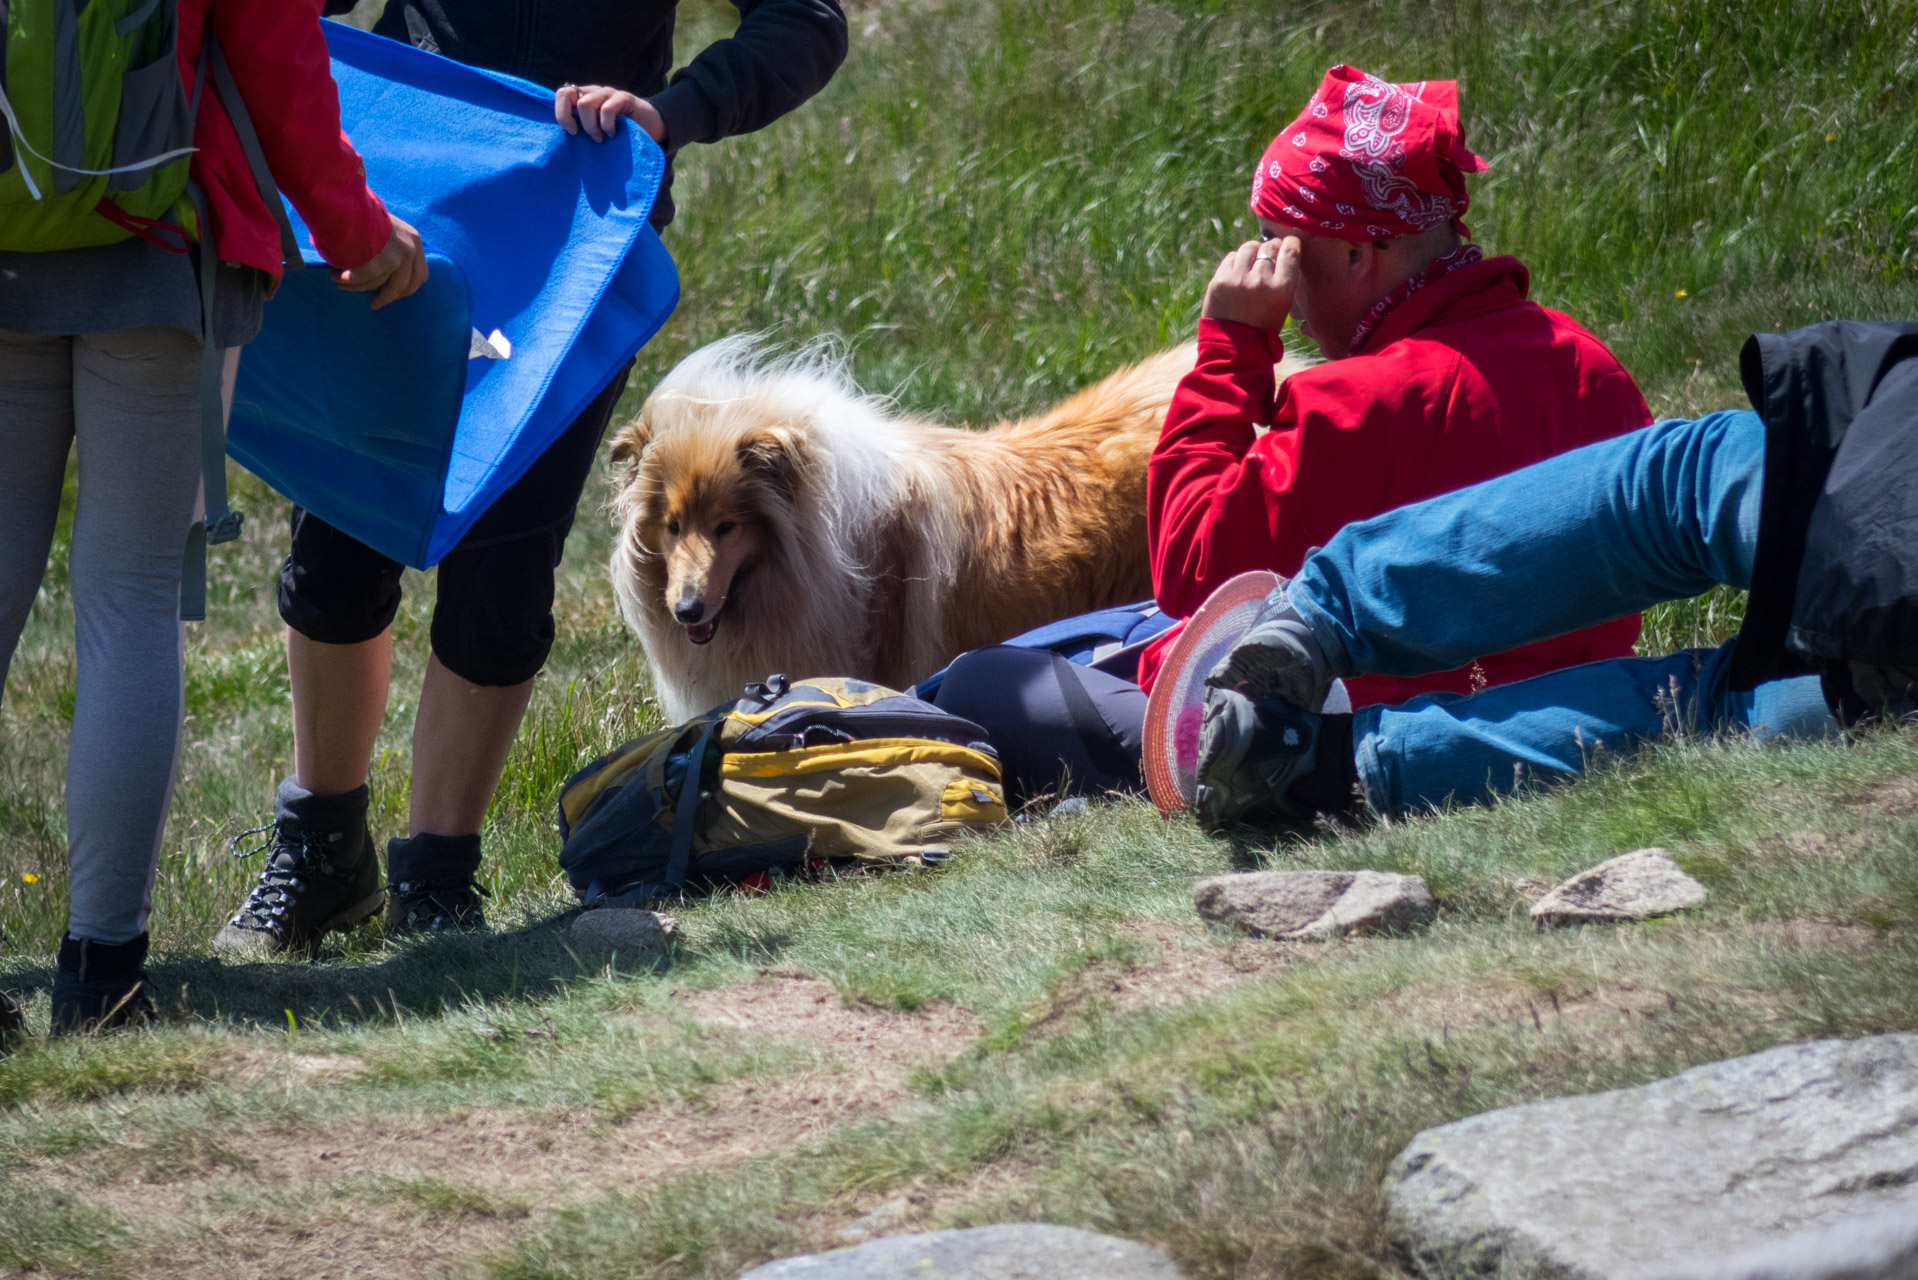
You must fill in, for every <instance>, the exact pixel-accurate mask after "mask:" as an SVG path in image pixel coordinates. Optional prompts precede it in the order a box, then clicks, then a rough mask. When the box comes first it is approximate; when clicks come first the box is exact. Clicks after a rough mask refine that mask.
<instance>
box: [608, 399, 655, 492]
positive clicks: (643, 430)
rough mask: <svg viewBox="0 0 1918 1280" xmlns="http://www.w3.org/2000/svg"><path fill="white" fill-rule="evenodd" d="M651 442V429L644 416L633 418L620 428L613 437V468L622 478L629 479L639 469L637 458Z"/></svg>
mask: <svg viewBox="0 0 1918 1280" xmlns="http://www.w3.org/2000/svg"><path fill="white" fill-rule="evenodd" d="M652 442H653V432H652V428H651V427H649V426H648V425H647V424H646V418H645V415H643V414H642V415H641V416H639V417H637V418H634V419H633V420H632V421H631V422H629V423H627V424H626V425H625V426H624V427H623V428H621V430H620V433H619V434H618V435H617V436H614V437H613V451H612V459H613V468H614V470H616V471H618V472H619V473H620V475H621V476H622V477H623V478H630V477H631V476H632V474H633V472H634V471H636V470H637V469H638V468H639V457H640V455H641V454H643V453H645V452H646V446H647V445H649V444H651V443H652Z"/></svg>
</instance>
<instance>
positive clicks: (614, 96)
mask: <svg viewBox="0 0 1918 1280" xmlns="http://www.w3.org/2000/svg"><path fill="white" fill-rule="evenodd" d="M621 116H626V117H628V118H629V119H631V120H632V122H633V123H634V124H636V125H638V126H639V127H640V128H641V129H644V130H645V131H646V136H647V137H649V138H651V139H652V140H653V141H654V142H657V143H659V144H660V145H661V146H664V145H666V121H665V119H664V118H663V117H662V116H661V115H660V114H659V109H658V108H657V107H655V106H653V104H652V103H650V102H648V101H646V99H644V98H641V97H639V96H637V95H635V94H631V93H627V92H626V91H625V90H623V89H613V88H609V87H608V86H606V85H603V84H587V85H578V84H563V85H561V86H560V87H559V88H558V89H557V90H555V91H554V93H553V118H554V119H556V120H558V121H559V127H560V128H562V129H564V130H566V132H568V133H578V132H579V131H580V130H581V129H584V130H585V131H586V136H587V137H589V138H591V139H592V140H593V141H594V142H604V141H606V139H608V138H610V137H612V136H613V135H614V134H615V133H617V132H618V131H619V118H620V117H621Z"/></svg>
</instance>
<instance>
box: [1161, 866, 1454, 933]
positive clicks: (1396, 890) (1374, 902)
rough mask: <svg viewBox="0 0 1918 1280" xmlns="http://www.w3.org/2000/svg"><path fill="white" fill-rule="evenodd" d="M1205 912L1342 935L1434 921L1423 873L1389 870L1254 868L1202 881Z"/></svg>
mask: <svg viewBox="0 0 1918 1280" xmlns="http://www.w3.org/2000/svg"><path fill="white" fill-rule="evenodd" d="M1193 897H1194V900H1195V903H1196V905H1197V906H1198V909H1199V914H1200V915H1201V916H1202V917H1204V918H1205V919H1207V920H1210V921H1211V922H1212V923H1214V924H1224V925H1232V926H1234V927H1236V928H1239V929H1243V930H1245V931H1246V932H1247V933H1251V934H1256V935H1257V936H1259V937H1262V938H1284V939H1301V938H1334V937H1339V936H1341V935H1343V934H1347V933H1377V932H1381V931H1385V930H1393V929H1409V928H1412V927H1413V926H1415V925H1423V924H1430V923H1431V922H1432V920H1433V918H1434V917H1435V916H1436V915H1437V914H1438V907H1437V906H1436V905H1435V904H1434V903H1433V901H1432V894H1431V891H1430V890H1428V889H1427V888H1426V887H1425V880H1424V879H1423V878H1422V877H1420V876H1407V875H1397V874H1394V873H1392V872H1388V871H1249V872H1240V873H1238V874H1235V875H1226V876H1212V877H1210V878H1209V879H1205V880H1201V881H1199V883H1198V885H1197V886H1196V888H1195V890H1194V894H1193Z"/></svg>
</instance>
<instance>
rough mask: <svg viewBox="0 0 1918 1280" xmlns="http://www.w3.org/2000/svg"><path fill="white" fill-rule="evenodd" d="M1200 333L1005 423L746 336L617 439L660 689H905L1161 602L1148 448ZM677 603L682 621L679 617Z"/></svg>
mask: <svg viewBox="0 0 1918 1280" xmlns="http://www.w3.org/2000/svg"><path fill="white" fill-rule="evenodd" d="M1192 364H1193V348H1192V347H1191V346H1189V345H1188V346H1183V347H1177V348H1174V349H1172V350H1169V351H1164V352H1161V353H1159V354H1158V355H1155V356H1152V357H1151V358H1149V359H1147V360H1145V361H1142V362H1141V363H1139V364H1136V365H1132V366H1130V367H1128V368H1125V369H1121V370H1119V371H1118V372H1117V373H1114V374H1113V375H1112V376H1111V377H1109V378H1107V379H1105V380H1104V381H1103V382H1100V383H1098V384H1097V385H1096V386H1093V387H1089V388H1087V389H1086V390H1084V391H1081V392H1079V393H1078V394H1077V395H1074V396H1072V397H1071V398H1070V399H1068V400H1066V401H1064V402H1063V403H1061V404H1060V405H1058V406H1057V407H1056V408H1054V409H1052V410H1051V411H1050V412H1048V413H1044V414H1040V415H1038V416H1036V417H1032V418H1026V419H1023V420H1021V421H1017V422H1007V423H1002V424H1001V425H999V426H996V427H993V428H991V429H990V430H987V431H970V430H963V429H955V428H951V427H942V426H936V425H934V424H932V423H928V422H923V421H918V420H915V419H911V418H907V417H903V416H900V415H899V414H898V413H897V412H895V411H894V410H892V409H891V408H890V407H889V406H888V404H887V402H885V401H883V400H880V399H878V398H876V397H871V396H866V395H862V394H861V393H860V392H859V391H858V390H857V388H856V387H854V385H853V384H852V381H851V379H850V377H849V376H848V374H847V372H846V370H845V366H844V363H843V361H842V360H840V359H837V358H835V357H834V356H833V354H832V353H831V352H830V350H826V349H822V348H817V347H815V348H812V349H809V350H807V351H802V352H800V353H799V354H798V355H795V356H788V357H783V358H775V357H770V356H767V355H766V354H764V353H763V351H762V350H761V349H760V348H759V347H758V346H757V344H756V342H755V340H754V339H753V338H751V337H741V338H729V339H726V340H724V341H722V342H718V343H714V344H713V345H711V346H708V347H705V348H703V349H701V350H699V351H697V352H695V353H693V354H692V355H691V356H689V357H688V358H687V359H686V360H685V361H683V362H682V363H681V364H680V365H679V366H678V367H676V368H675V369H674V370H673V371H672V372H671V373H670V374H668V375H667V376H666V378H665V380H664V381H662V382H661V383H660V385H659V387H658V389H656V390H655V391H654V392H653V394H652V395H651V396H649V397H648V398H647V400H646V403H645V405H644V406H643V407H642V408H641V410H640V413H639V417H638V419H637V420H636V421H634V422H633V423H632V424H631V425H630V426H628V427H626V428H625V429H624V430H623V431H621V432H620V434H619V436H618V438H617V439H616V441H615V442H614V445H613V454H612V456H613V462H614V464H615V466H616V467H617V468H618V469H619V475H618V492H617V495H616V497H615V498H614V501H613V512H614V518H615V521H616V523H617V526H618V536H617V539H616V542H615V545H614V548H613V556H612V576H613V583H614V587H615V589H616V590H617V592H618V595H619V602H620V608H621V610H622V611H623V612H624V613H625V616H626V619H627V621H628V622H630V623H631V624H632V626H633V628H634V630H636V631H637V632H638V633H639V635H640V638H641V640H642V642H643V643H644V645H645V648H646V653H647V657H648V659H649V660H650V662H651V666H652V670H653V678H654V683H655V687H656V689H657V691H658V693H659V698H660V702H661V705H662V707H663V709H664V711H665V713H666V715H667V716H668V717H669V718H671V719H675V720H678V719H685V718H687V717H689V716H692V715H696V714H698V713H699V712H701V711H704V710H706V709H707V708H709V707H712V706H715V705H717V704H718V703H720V702H722V701H724V700H726V699H728V698H733V697H737V696H739V693H740V691H741V689H742V688H743V687H744V686H745V685H746V684H747V683H748V682H750V681H754V680H762V679H764V678H765V677H766V676H767V675H769V674H772V673H773V672H783V673H785V674H787V675H790V676H792V677H794V678H803V677H807V676H823V675H848V676H857V677H861V678H864V679H867V680H872V681H876V682H877V683H880V684H884V685H889V686H891V687H893V688H896V689H903V688H905V687H906V686H907V685H909V684H911V683H912V682H913V681H914V680H916V679H918V678H919V677H921V676H925V675H929V674H931V673H932V672H934V671H936V670H938V669H939V668H940V667H941V666H943V665H945V664H946V663H947V662H950V661H951V660H952V659H953V658H954V657H956V656H958V655H959V654H961V653H963V652H965V651H966V650H968V649H974V648H978V647H980V646H981V645H988V644H993V643H996V642H998V641H1000V640H1004V639H1006V638H1008V637H1010V636H1014V635H1017V634H1019V633H1020V632H1022V631H1026V630H1029V629H1031V628H1033V627H1036V626H1039V625H1041V624H1043V623H1046V622H1050V621H1053V620H1054V619H1057V618H1064V617H1070V616H1071V615H1073V614H1076V613H1083V612H1086V611H1089V610H1092V609H1098V608H1102V607H1104V606H1107V605H1114V604H1121V603H1125V602H1127V601H1132V600H1141V599H1145V598H1148V597H1150V596H1151V595H1152V576H1151V571H1150V567H1149V565H1148V563H1147V555H1146V527H1145V510H1146V507H1145V470H1146V460H1147V458H1148V457H1149V456H1150V454H1151V452H1152V446H1153V443H1154V442H1155V441H1156V440H1157V439H1158V435H1159V427H1160V424H1161V422H1162V421H1163V419H1164V417H1165V411H1166V405H1167V403H1168V402H1169V401H1170V399H1171V397H1172V391H1173V388H1174V387H1175V386H1176V385H1177V383H1178V380H1179V379H1180V377H1182V376H1183V375H1184V374H1185V373H1186V372H1187V371H1189V370H1190V369H1191V368H1192ZM676 610H677V617H676V616H675V611H676Z"/></svg>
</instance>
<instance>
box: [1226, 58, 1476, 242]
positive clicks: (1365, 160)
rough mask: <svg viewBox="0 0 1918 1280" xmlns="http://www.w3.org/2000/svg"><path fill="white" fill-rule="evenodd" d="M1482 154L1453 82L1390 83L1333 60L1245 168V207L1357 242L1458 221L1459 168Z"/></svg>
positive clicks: (1470, 166) (1469, 168) (1462, 199)
mask: <svg viewBox="0 0 1918 1280" xmlns="http://www.w3.org/2000/svg"><path fill="white" fill-rule="evenodd" d="M1484 168H1485V162H1484V161H1483V160H1481V159H1479V158H1478V157H1477V156H1475V155H1473V154H1472V153H1471V152H1470V151H1467V150H1466V149H1465V126H1464V125H1463V124H1462V123H1460V121H1459V116H1458V82H1457V81H1456V80H1424V81H1420V82H1419V83H1417V84H1389V83H1387V82H1386V81H1384V80H1381V79H1379V78H1378V77H1377V76H1372V75H1367V74H1366V73H1365V72H1363V71H1360V70H1358V69H1357V68H1356V67H1345V66H1339V67H1333V68H1332V69H1331V70H1330V71H1328V72H1326V73H1325V82H1324V83H1323V84H1321V85H1320V86H1319V91H1318V92H1317V93H1315V94H1313V95H1312V101H1310V102H1308V103H1307V104H1306V106H1305V110H1304V111H1302V112H1300V113H1299V118H1298V119H1297V120H1294V121H1293V122H1292V123H1291V124H1289V125H1287V126H1286V128H1285V130H1284V132H1282V133H1280V134H1279V136H1278V137H1276V138H1274V139H1273V140H1272V145H1271V146H1269V147H1267V148H1266V149H1265V155H1264V156H1263V157H1262V158H1261V159H1260V160H1259V168H1258V172H1256V173H1254V174H1253V175H1252V211H1253V212H1254V213H1256V214H1258V215H1259V216H1260V217H1261V218H1264V219H1266V220H1267V221H1270V222H1278V223H1283V224H1285V225H1287V226H1292V227H1297V228H1298V229H1299V230H1300V231H1303V232H1305V233H1307V234H1308V235H1315V236H1331V237H1333V238H1334V239H1338V240H1350V241H1354V242H1363V241H1366V240H1387V239H1390V238H1392V237H1394V236H1409V235H1414V234H1416V233H1418V232H1420V231H1424V230H1426V229H1427V228H1430V227H1435V226H1437V225H1438V224H1439V223H1441V222H1450V223H1452V224H1453V225H1454V226H1456V227H1457V228H1458V230H1459V233H1460V234H1461V235H1470V234H1471V233H1470V232H1469V231H1467V230H1466V228H1465V224H1464V222H1462V221H1461V219H1462V218H1463V216H1464V214H1465V210H1466V207H1467V206H1468V205H1469V204H1471V197H1470V196H1468V195H1467V194H1466V192H1465V175H1466V174H1468V173H1478V172H1479V171H1481V170H1483V169H1484Z"/></svg>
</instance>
